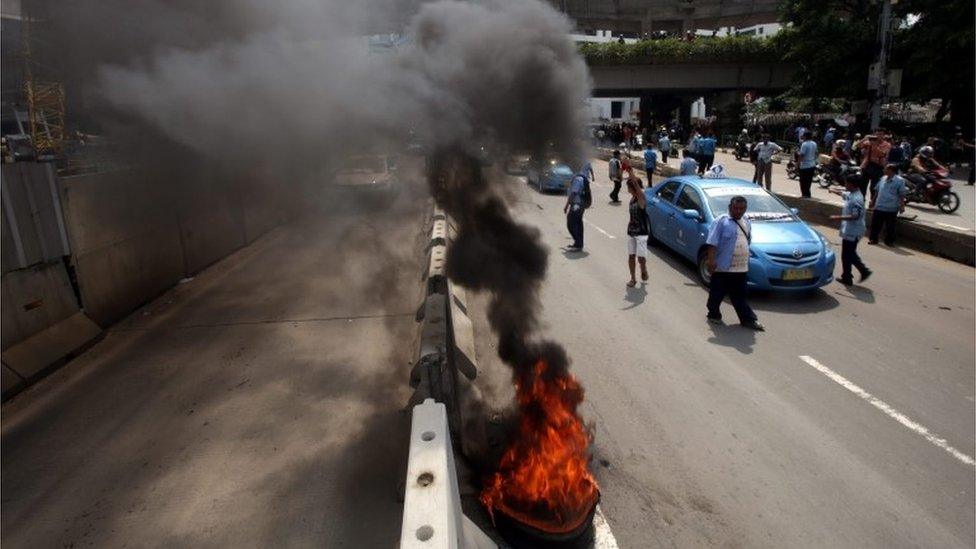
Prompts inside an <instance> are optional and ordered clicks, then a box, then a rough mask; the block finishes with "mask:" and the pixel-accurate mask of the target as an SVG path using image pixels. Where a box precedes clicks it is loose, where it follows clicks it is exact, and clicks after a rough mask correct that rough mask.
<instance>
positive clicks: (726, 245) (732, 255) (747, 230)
mask: <svg viewBox="0 0 976 549" xmlns="http://www.w3.org/2000/svg"><path fill="white" fill-rule="evenodd" d="M748 207H749V203H748V202H747V201H746V199H745V197H742V196H733V197H732V200H730V201H729V213H728V214H723V215H721V216H719V217H718V219H716V220H715V221H714V222H713V223H712V228H711V229H710V230H709V231H708V237H707V238H706V239H705V244H706V245H707V248H706V250H707V251H706V253H707V255H706V257H705V262H706V263H705V267H706V268H707V269H708V272H709V274H710V275H711V281H710V283H709V287H708V304H707V307H708V316H707V317H706V318H707V319H708V321H709V322H711V323H713V324H722V312H721V310H720V309H719V308H720V306H721V305H722V300H724V299H725V296H726V295H728V296H729V300H730V301H731V302H732V306H733V307H734V308H735V313H736V315H738V316H739V322H740V323H742V326H743V327H746V328H750V329H752V330H756V331H759V332H762V331H764V330H765V328H764V327H763V325H762V324H760V323H759V322H758V320H757V318H756V313H754V312H753V311H752V308H750V307H749V304H748V303H746V282H747V280H748V276H749V243H750V240H751V239H752V225H751V224H750V223H749V220H748V219H746V217H745V213H746V209H748Z"/></svg>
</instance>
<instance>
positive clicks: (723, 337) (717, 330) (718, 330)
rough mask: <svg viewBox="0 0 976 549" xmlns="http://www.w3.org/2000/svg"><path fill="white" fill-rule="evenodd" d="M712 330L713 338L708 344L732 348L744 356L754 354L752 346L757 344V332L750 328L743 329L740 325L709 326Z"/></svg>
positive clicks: (709, 339)
mask: <svg viewBox="0 0 976 549" xmlns="http://www.w3.org/2000/svg"><path fill="white" fill-rule="evenodd" d="M708 327H709V328H711V330H712V334H713V335H712V337H710V338H708V342H709V343H712V344H715V345H721V346H723V347H731V348H733V349H735V350H736V351H739V352H740V353H742V354H744V355H750V354H752V346H753V345H754V344H755V343H756V332H755V331H753V330H750V329H748V328H743V327H741V326H739V325H738V324H731V325H730V324H726V325H721V324H709V325H708Z"/></svg>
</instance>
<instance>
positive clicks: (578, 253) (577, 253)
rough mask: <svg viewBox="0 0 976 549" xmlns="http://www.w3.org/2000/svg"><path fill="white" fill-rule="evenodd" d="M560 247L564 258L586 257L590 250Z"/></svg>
mask: <svg viewBox="0 0 976 549" xmlns="http://www.w3.org/2000/svg"><path fill="white" fill-rule="evenodd" d="M560 249H561V250H562V252H563V256H564V257H565V258H566V259H583V258H584V257H588V256H589V255H590V252H588V251H586V250H572V249H570V248H560Z"/></svg>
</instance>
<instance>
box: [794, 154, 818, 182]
mask: <svg viewBox="0 0 976 549" xmlns="http://www.w3.org/2000/svg"><path fill="white" fill-rule="evenodd" d="M822 171H823V169H822V168H821V167H820V164H817V166H816V167H815V168H814V169H813V182H814V183H817V184H818V185H819V184H820V181H821V177H820V173H821V172H822ZM786 177H789V178H790V179H797V178H799V177H800V168H799V166H798V165H797V163H796V160H795V159H790V161H789V162H787V163H786Z"/></svg>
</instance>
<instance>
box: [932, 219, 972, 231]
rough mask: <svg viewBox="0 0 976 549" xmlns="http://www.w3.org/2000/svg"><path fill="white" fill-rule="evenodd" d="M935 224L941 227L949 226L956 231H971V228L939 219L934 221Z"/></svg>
mask: <svg viewBox="0 0 976 549" xmlns="http://www.w3.org/2000/svg"><path fill="white" fill-rule="evenodd" d="M935 224H936V225H941V226H943V227H949V228H950V229H955V230H957V231H966V232H973V229H967V228H966V227H960V226H959V225H950V224H948V223H940V222H939V221H936V222H935Z"/></svg>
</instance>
